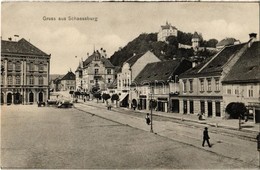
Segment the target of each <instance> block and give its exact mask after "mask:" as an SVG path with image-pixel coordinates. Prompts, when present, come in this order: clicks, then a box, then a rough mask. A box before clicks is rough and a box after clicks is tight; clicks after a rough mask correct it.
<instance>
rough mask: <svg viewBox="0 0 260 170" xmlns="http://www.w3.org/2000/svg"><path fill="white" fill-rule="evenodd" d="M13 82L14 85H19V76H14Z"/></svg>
mask: <svg viewBox="0 0 260 170" xmlns="http://www.w3.org/2000/svg"><path fill="white" fill-rule="evenodd" d="M15 84H16V85H20V84H21V77H20V76H16V77H15Z"/></svg>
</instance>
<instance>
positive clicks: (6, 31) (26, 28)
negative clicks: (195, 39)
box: [1, 2, 259, 74]
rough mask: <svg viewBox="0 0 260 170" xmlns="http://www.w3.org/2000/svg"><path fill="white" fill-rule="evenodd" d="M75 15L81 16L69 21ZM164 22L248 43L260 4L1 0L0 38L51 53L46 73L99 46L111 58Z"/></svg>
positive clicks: (55, 71) (256, 25)
mask: <svg viewBox="0 0 260 170" xmlns="http://www.w3.org/2000/svg"><path fill="white" fill-rule="evenodd" d="M73 17H81V18H85V20H80V21H79V20H69V18H73ZM59 18H66V20H59ZM54 19H55V20H54ZM166 21H168V22H169V23H171V24H172V25H173V26H175V27H176V28H177V29H178V30H180V31H183V32H190V33H194V32H195V31H197V32H199V33H201V34H202V35H203V38H204V39H205V40H208V39H211V38H216V39H217V40H219V41H220V40H222V39H224V38H226V37H233V38H236V39H239V40H240V41H241V42H246V41H248V40H249V35H248V34H249V33H252V32H254V33H257V35H258V37H259V4H257V3H245V2H244V3H238V2H233V3H231V2H224V3H213V2H200V3H198V2H127V3H123V2H117V3H115V2H2V6H1V37H2V39H3V40H7V39H8V38H9V37H12V38H13V40H16V41H18V40H19V39H21V38H24V39H26V40H28V41H30V42H31V43H32V44H33V45H35V46H36V47H38V48H39V49H41V50H42V51H44V52H45V53H47V54H51V68H50V74H66V73H67V72H68V71H69V70H70V69H71V70H72V71H73V72H75V70H76V68H77V66H78V64H79V61H80V60H81V59H83V60H85V59H86V58H87V55H88V54H92V53H93V50H94V49H96V50H99V49H100V48H103V49H105V50H106V51H107V55H108V57H110V56H111V55H113V53H114V52H115V51H117V50H118V49H119V48H120V47H124V46H125V45H126V44H127V43H128V42H130V41H132V40H133V39H134V38H136V37H137V36H138V35H140V34H141V33H155V32H158V31H159V29H160V26H161V25H164V24H165V23H166ZM14 35H19V37H14ZM258 39H259V38H258Z"/></svg>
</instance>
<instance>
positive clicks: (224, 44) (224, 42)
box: [216, 38, 237, 47]
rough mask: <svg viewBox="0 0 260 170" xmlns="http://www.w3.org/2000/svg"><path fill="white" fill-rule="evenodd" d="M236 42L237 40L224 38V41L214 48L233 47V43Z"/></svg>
mask: <svg viewBox="0 0 260 170" xmlns="http://www.w3.org/2000/svg"><path fill="white" fill-rule="evenodd" d="M236 41H237V40H236V39H235V38H225V39H223V40H221V41H219V42H218V43H217V45H216V46H217V47H218V46H228V45H234V43H235V42H236Z"/></svg>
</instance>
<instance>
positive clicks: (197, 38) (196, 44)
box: [191, 32, 200, 51]
mask: <svg viewBox="0 0 260 170" xmlns="http://www.w3.org/2000/svg"><path fill="white" fill-rule="evenodd" d="M191 42H192V48H193V50H194V51H198V49H199V46H200V44H199V42H200V36H199V34H198V33H197V32H194V34H193V36H192V39H191Z"/></svg>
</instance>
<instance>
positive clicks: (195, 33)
mask: <svg viewBox="0 0 260 170" xmlns="http://www.w3.org/2000/svg"><path fill="white" fill-rule="evenodd" d="M192 38H200V36H199V34H198V33H197V32H194V34H193V35H192Z"/></svg>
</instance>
